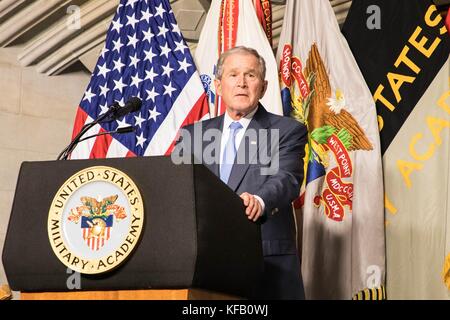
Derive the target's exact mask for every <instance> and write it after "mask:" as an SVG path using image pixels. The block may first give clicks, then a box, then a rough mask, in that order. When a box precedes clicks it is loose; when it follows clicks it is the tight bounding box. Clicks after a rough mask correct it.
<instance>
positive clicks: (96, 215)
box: [47, 166, 144, 274]
mask: <svg viewBox="0 0 450 320" xmlns="http://www.w3.org/2000/svg"><path fill="white" fill-rule="evenodd" d="M143 226H144V206H143V201H142V197H141V194H140V192H139V190H138V188H137V186H136V184H135V183H134V182H133V180H131V179H130V177H129V176H127V175H126V174H125V173H123V172H122V171H120V170H117V169H115V168H112V167H106V166H95V167H90V168H86V169H83V170H81V171H78V172H77V173H75V174H74V175H72V176H71V177H70V178H69V179H67V180H66V181H65V182H64V183H63V184H62V186H61V187H60V189H59V190H58V192H57V193H56V194H55V196H54V198H53V201H52V204H51V206H50V210H49V214H48V223H47V232H48V238H49V241H50V244H51V246H52V249H53V252H54V253H55V255H56V256H57V257H58V259H59V260H60V261H61V262H62V263H63V264H64V265H66V266H67V267H68V268H70V269H72V270H74V271H77V272H80V273H84V274H99V273H104V272H107V271H110V270H112V269H114V268H116V267H117V266H119V265H120V264H122V263H123V262H124V261H125V260H126V259H127V257H128V256H129V255H130V254H131V252H133V250H134V249H135V247H136V245H137V243H138V241H139V238H140V235H141V232H142V228H143Z"/></svg>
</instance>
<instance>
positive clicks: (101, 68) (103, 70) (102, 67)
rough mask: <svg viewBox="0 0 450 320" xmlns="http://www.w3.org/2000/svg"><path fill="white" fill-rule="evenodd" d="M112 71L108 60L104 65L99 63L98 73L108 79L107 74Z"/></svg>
mask: <svg viewBox="0 0 450 320" xmlns="http://www.w3.org/2000/svg"><path fill="white" fill-rule="evenodd" d="M109 71H111V70H110V69H108V68H107V67H106V62H105V63H104V64H103V65H98V75H99V76H103V78H104V79H106V74H107V73H108V72H109Z"/></svg>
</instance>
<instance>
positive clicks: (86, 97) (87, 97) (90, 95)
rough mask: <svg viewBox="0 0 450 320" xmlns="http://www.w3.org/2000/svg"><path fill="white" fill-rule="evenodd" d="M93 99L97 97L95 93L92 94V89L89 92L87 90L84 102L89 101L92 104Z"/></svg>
mask: <svg viewBox="0 0 450 320" xmlns="http://www.w3.org/2000/svg"><path fill="white" fill-rule="evenodd" d="M93 97H95V93H92V88H89V90H87V91H86V92H85V93H84V99H83V101H84V100H87V101H89V103H91V100H92V98H93Z"/></svg>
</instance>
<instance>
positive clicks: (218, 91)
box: [214, 79, 222, 96]
mask: <svg viewBox="0 0 450 320" xmlns="http://www.w3.org/2000/svg"><path fill="white" fill-rule="evenodd" d="M214 87H215V88H216V95H218V96H221V95H222V84H221V83H220V80H218V79H214Z"/></svg>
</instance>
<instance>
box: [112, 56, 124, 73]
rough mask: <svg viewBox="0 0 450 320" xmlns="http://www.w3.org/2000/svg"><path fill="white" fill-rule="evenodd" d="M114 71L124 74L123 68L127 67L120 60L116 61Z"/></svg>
mask: <svg viewBox="0 0 450 320" xmlns="http://www.w3.org/2000/svg"><path fill="white" fill-rule="evenodd" d="M113 62H114V69H113V70H117V71H119V72H122V68H123V67H125V64H123V63H122V61H121V59H120V58H119V59H118V60H114V61H113Z"/></svg>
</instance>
